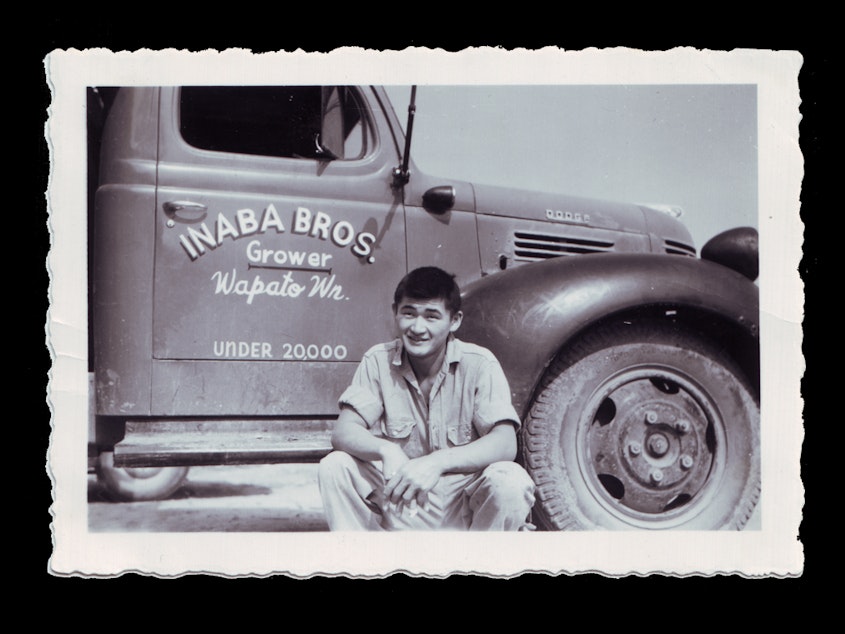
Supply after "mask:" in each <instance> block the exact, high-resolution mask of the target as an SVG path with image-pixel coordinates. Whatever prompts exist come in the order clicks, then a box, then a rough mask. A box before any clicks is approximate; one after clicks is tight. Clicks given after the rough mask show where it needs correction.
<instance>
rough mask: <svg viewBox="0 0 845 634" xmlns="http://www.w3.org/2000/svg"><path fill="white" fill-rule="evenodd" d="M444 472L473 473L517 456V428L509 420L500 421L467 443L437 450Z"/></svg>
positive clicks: (435, 455) (434, 454)
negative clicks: (484, 433) (485, 432)
mask: <svg viewBox="0 0 845 634" xmlns="http://www.w3.org/2000/svg"><path fill="white" fill-rule="evenodd" d="M431 455H432V456H434V457H436V459H437V461H438V463H439V464H440V466H441V469H442V471H441V472H442V473H472V472H474V471H480V470H481V469H484V468H485V467H487V466H488V465H490V464H492V463H494V462H500V461H510V460H513V459H514V458H516V429H515V428H514V425H513V424H512V423H509V422H501V423H498V424H497V425H496V426H495V427H493V429H491V430H490V432H489V433H487V434H486V435H485V436H482V437H481V438H478V439H477V440H474V441H472V442H471V443H468V444H466V445H459V446H457V447H449V448H447V449H441V450H439V451H435V452H434V453H433V454H431Z"/></svg>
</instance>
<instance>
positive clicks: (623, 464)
mask: <svg viewBox="0 0 845 634" xmlns="http://www.w3.org/2000/svg"><path fill="white" fill-rule="evenodd" d="M709 430H710V423H709V421H708V418H707V416H706V414H705V412H704V411H703V410H702V408H701V407H700V406H699V405H698V403H697V402H696V400H695V398H694V397H693V395H692V394H691V393H690V392H689V391H687V390H684V389H683V388H682V387H681V386H680V385H679V384H677V383H674V382H671V381H667V380H655V379H654V378H643V379H636V380H630V381H628V382H626V383H623V384H621V385H619V386H617V387H616V388H615V389H613V390H611V391H610V393H609V394H607V396H606V397H605V398H604V400H603V401H602V403H601V404H600V406H599V407H598V408H597V410H596V415H595V417H594V419H593V420H592V422H591V424H590V425H589V426H588V428H587V432H586V436H585V440H586V447H585V449H586V452H587V455H588V460H589V466H590V469H591V470H592V473H591V474H589V475H591V476H592V478H593V482H595V483H596V487H595V488H596V490H597V492H598V494H599V496H600V497H601V498H603V499H604V500H605V501H606V502H607V503H609V504H610V505H611V506H612V507H613V508H615V509H617V510H621V511H622V512H623V513H624V514H628V515H633V516H635V517H643V518H646V519H647V518H649V517H655V516H656V515H658V514H659V515H660V516H661V517H663V516H664V515H665V514H666V513H667V512H669V511H671V510H673V509H675V508H679V507H682V506H684V505H686V504H688V503H689V502H690V501H691V500H693V499H694V498H695V496H696V495H697V494H698V493H699V491H700V490H701V489H702V488H703V487H704V485H705V484H706V482H707V479H708V476H709V474H710V472H711V469H712V465H713V458H714V450H715V447H714V446H713V444H714V443H713V442H712V441H709V440H708V438H710V437H712V432H711V431H709Z"/></svg>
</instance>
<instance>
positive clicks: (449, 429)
mask: <svg viewBox="0 0 845 634" xmlns="http://www.w3.org/2000/svg"><path fill="white" fill-rule="evenodd" d="M510 394H511V393H510V387H509V386H508V381H507V379H506V378H505V373H504V372H503V371H502V367H501V365H499V362H498V361H497V360H496V357H494V356H493V353H492V352H490V351H489V350H487V349H486V348H482V347H481V346H477V345H475V344H471V343H467V342H464V341H461V340H459V339H456V338H454V337H450V338H449V340H448V341H447V343H446V357H445V359H444V362H443V367H442V368H441V370H440V372H439V373H438V375H437V378H436V379H435V381H434V384H433V385H432V388H431V392H430V394H429V398H428V401H426V399H425V397H424V396H423V393H422V391H421V389H420V386H419V383H418V382H417V379H416V376H414V371H413V369H412V368H411V365H410V363H409V361H408V357H407V355H406V354H404V352H403V346H402V341H401V339H396V340H395V341H391V342H389V343H382V344H378V345H375V346H373V347H372V348H370V349H369V350H368V351H367V352H366V353H365V354H364V357H363V359H361V363H360V365H359V366H358V369H357V370H356V372H355V376H354V377H353V379H352V384H351V385H350V386H349V387H348V388H347V389H346V390H345V391H344V393H343V394H342V395H341V397H340V399H339V401H338V404H339V406H340V407H351V408H352V409H354V410H355V411H356V412H357V413H358V414H359V415H360V416H361V418H362V419H364V421H365V422H366V424H367V427H368V428H369V429H370V430H371V431H372V432H373V433H374V434H375V435H377V436H382V437H384V438H387V439H389V440H392V441H393V442H396V443H398V444H399V445H400V446H401V447H402V449H403V450H404V451H405V454H406V455H407V456H408V457H409V458H417V457H419V456H423V455H427V454H429V453H431V452H432V451H436V450H438V449H445V448H447V447H454V446H457V445H463V444H466V443H468V442H471V441H473V440H475V439H477V438H479V437H481V436H484V435H485V434H487V433H488V432H489V431H490V430H491V429H492V428H493V426H494V425H495V424H496V423H499V422H502V421H510V422H512V423H513V424H514V425H515V426H517V427H518V426H519V416H518V415H517V413H516V410H515V409H514V407H513V405H512V403H511V398H510Z"/></svg>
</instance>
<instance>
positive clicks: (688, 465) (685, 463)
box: [681, 454, 695, 469]
mask: <svg viewBox="0 0 845 634" xmlns="http://www.w3.org/2000/svg"><path fill="white" fill-rule="evenodd" d="M694 462H695V461H694V460H693V459H692V456H688V455H687V454H684V455H683V456H681V467H683V468H684V469H692V465H693V464H694Z"/></svg>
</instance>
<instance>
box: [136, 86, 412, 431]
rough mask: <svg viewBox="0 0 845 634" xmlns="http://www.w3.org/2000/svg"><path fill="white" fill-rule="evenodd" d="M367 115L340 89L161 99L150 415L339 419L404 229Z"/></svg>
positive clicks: (374, 123) (393, 278)
mask: <svg viewBox="0 0 845 634" xmlns="http://www.w3.org/2000/svg"><path fill="white" fill-rule="evenodd" d="M376 104H377V101H376V100H375V99H374V98H372V97H371V96H370V95H369V94H368V93H367V92H366V91H364V90H359V89H357V88H345V87H339V88H333V89H325V88H323V89H321V88H320V87H318V86H299V87H298V86H272V87H265V86H221V87H182V88H164V89H162V91H161V102H160V109H161V125H160V131H159V161H158V177H157V189H156V215H155V233H156V246H155V248H156V251H155V272H154V278H155V279H154V302H153V304H154V306H153V316H152V317H153V366H152V377H151V378H152V385H153V391H152V400H153V403H152V411H153V413H154V414H160V415H165V414H166V415H209V414H213V415H219V416H229V415H273V414H285V415H313V414H325V415H330V414H335V413H336V411H337V410H336V399H337V396H338V395H339V393H340V391H342V389H343V387H345V385H346V384H347V383H348V381H349V378H350V377H351V374H352V372H353V371H354V368H355V366H356V362H357V361H359V360H360V358H361V356H362V354H363V352H364V351H366V350H367V349H368V348H369V347H370V346H371V345H373V344H374V343H377V342H379V341H382V340H385V339H388V338H390V337H391V335H392V331H391V327H392V319H391V316H390V310H389V307H390V304H391V302H392V291H393V288H394V287H395V284H396V282H397V281H398V280H399V278H400V277H401V276H402V275H403V274H404V272H405V262H406V258H405V226H404V217H403V212H402V206H401V200H400V199H398V198H396V197H395V196H394V190H393V189H392V188H391V186H390V183H391V171H392V168H393V167H395V165H396V164H397V162H398V156H397V152H396V146H395V144H394V143H393V140H392V139H387V138H384V136H386V135H384V134H383V133H382V134H379V130H386V129H387V128H386V123H385V120H384V113H383V112H382V111H381V110H380V109H379V108H378V107H375V105H376ZM327 120H329V121H330V122H332V121H333V122H334V125H333V126H332V129H333V132H330V131H328V130H327V129H326V121H327ZM338 130H342V135H341V136H338V134H337V132H338Z"/></svg>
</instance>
